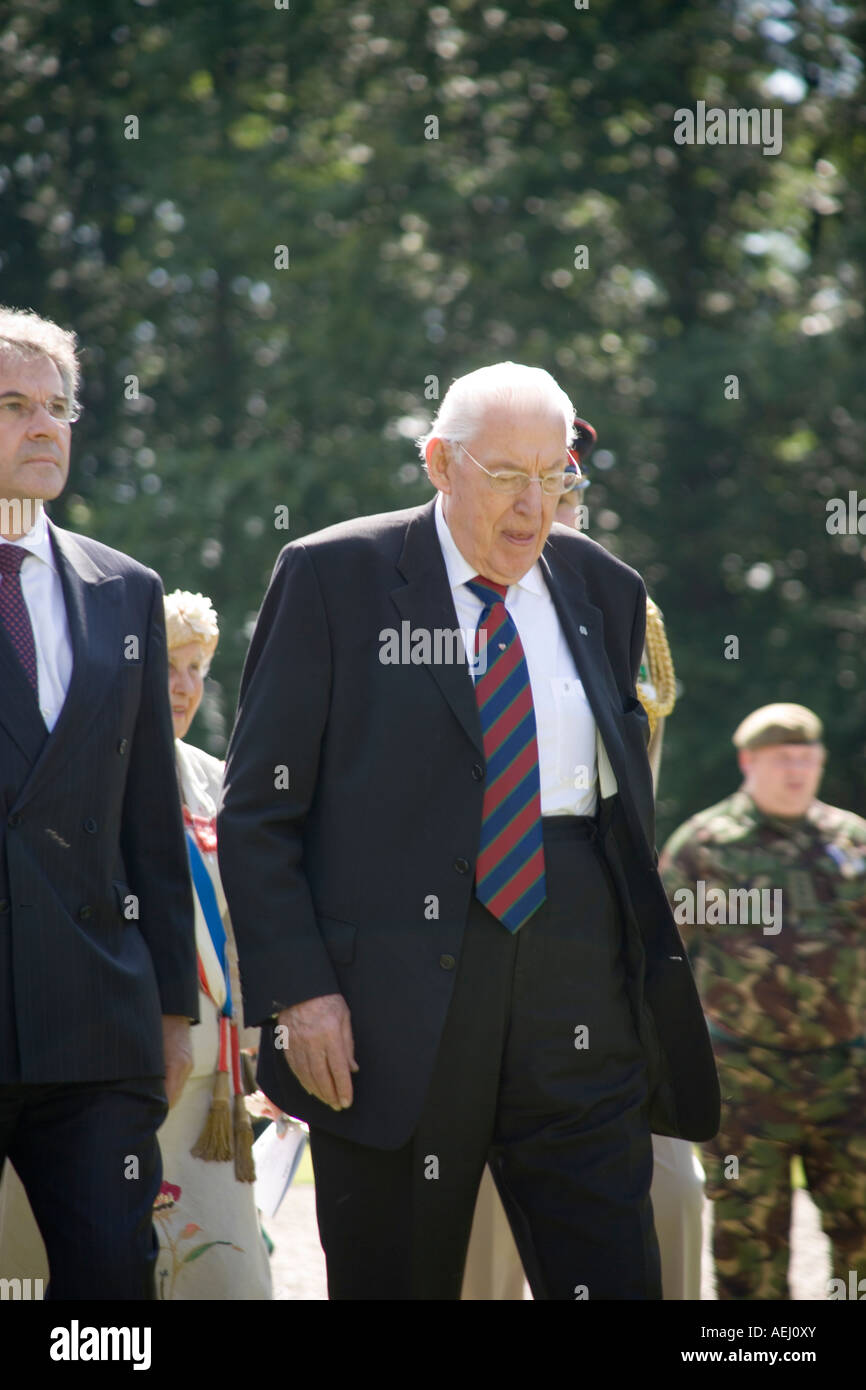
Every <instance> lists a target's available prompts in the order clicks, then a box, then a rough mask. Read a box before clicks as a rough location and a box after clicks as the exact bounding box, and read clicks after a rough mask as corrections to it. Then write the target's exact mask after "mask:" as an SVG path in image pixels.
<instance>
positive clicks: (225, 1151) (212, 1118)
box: [190, 1071, 252, 1163]
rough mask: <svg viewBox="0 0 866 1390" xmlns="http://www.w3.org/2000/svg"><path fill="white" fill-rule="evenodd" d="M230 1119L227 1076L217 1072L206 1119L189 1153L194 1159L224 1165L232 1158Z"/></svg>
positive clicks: (222, 1072)
mask: <svg viewBox="0 0 866 1390" xmlns="http://www.w3.org/2000/svg"><path fill="white" fill-rule="evenodd" d="M251 1132H252V1131H251ZM232 1149H233V1145H232V1118H231V1107H230V1105H229V1074H228V1072H227V1071H218V1072H217V1074H216V1080H215V1081H214V1086H213V1100H212V1101H211V1106H210V1110H209V1111H208V1115H207V1119H206V1120H205V1122H204V1125H203V1126H202V1131H201V1134H200V1135H199V1136H198V1139H197V1140H196V1142H195V1144H194V1145H193V1147H192V1149H191V1150H190V1152H191V1153H192V1155H193V1157H194V1158H204V1159H208V1160H213V1161H216V1162H221V1163H225V1162H227V1160H228V1159H230V1158H231V1156H232Z"/></svg>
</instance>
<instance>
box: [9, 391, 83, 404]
mask: <svg viewBox="0 0 866 1390" xmlns="http://www.w3.org/2000/svg"><path fill="white" fill-rule="evenodd" d="M26 395H27V392H26V391H20V390H18V391H16V390H12V391H0V401H5V399H6V397H7V396H26ZM46 400H49V401H68V400H69V397H68V396H67V395H64V393H63V392H62V391H58V392H56V394H55V395H53V396H46Z"/></svg>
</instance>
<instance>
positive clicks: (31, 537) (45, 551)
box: [0, 504, 57, 571]
mask: <svg viewBox="0 0 866 1390" xmlns="http://www.w3.org/2000/svg"><path fill="white" fill-rule="evenodd" d="M0 544H2V545H10V544H11V545H20V546H21V548H22V550H29V551H30V553H31V555H35V556H36V558H37V559H38V560H42V561H44V563H45V564H46V565H48V566H49V567H50V568H51V569H53V570H55V571H56V569H57V561H56V559H55V558H54V549H53V547H52V545H51V535H50V533H49V530H48V522H47V521H46V519H45V511H44V509H43V507H42V505H41V504H40V506H39V510H38V512H37V514H36V520H35V521H34V523H33V525H32V526H31V527H30V530H29V531H28V532H27V533H26V534H25V535H23V536H19V537H18V540H17V541H7V540H4V539H3V537H2V536H0Z"/></svg>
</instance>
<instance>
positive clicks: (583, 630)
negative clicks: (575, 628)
mask: <svg viewBox="0 0 866 1390" xmlns="http://www.w3.org/2000/svg"><path fill="white" fill-rule="evenodd" d="M580 631H581V632H582V633H583V635H584V637H588V636H589V634H588V632H587V630H586V628H585V627H584V626H583V624H582V623H581V626H580Z"/></svg>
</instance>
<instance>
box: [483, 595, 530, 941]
mask: <svg viewBox="0 0 866 1390" xmlns="http://www.w3.org/2000/svg"><path fill="white" fill-rule="evenodd" d="M466 587H467V589H470V590H471V591H472V593H473V594H475V595H476V597H477V598H480V599H481V602H482V603H483V604H484V607H483V609H482V610H481V617H480V618H479V620H478V628H477V633H476V652H477V653H478V654H479V655H480V654H481V652H482V651H485V648H486V668H485V669H484V674H483V675H481V674H479V675H478V677H477V679H476V681H475V695H476V698H477V700H478V710H479V713H480V715H481V730H482V733H483V736H484V754H485V757H486V760H487V779H486V782H485V785H484V802H483V805H482V810H481V849H480V852H479V855H478V866H477V869H476V873H475V892H476V896H477V897H478V900H479V902H482V903H483V904H484V906H485V907H486V908H487V909H488V911H490V912H492V913H493V916H494V917H498V918H499V921H500V922H502V924H503V925H504V926H506V927H507V928H508V930H509V931H511V932H516V931H517V930H518V929H519V928H520V927H522V926H523V924H524V922H526V921H528V920H529V918H530V917H531V916H532V914H533V912H535V910H536V909H537V908H539V907H540V906H541V904H542V903H543V902H544V899H545V897H546V896H547V888H546V884H545V877H544V847H543V844H542V839H541V781H540V777H539V771H538V743H537V741H536V736H535V710H534V708H533V705H532V690H531V688H530V684H529V671H528V669H527V666H526V657H525V656H524V654H523V644H522V643H521V641H520V636H519V634H518V631H517V628H516V627H515V625H514V623H513V621H512V618H511V615H510V613H509V612H508V610H507V609H506V607H505V595H506V594H507V592H508V586H507V585H506V584H497V583H495V581H494V580H492V579H484V578H482V577H481V576H480V575H478V576H476V578H475V579H470V580H469V581H468V583H467V585H466ZM479 664H480V665H481V666H482V667H484V663H483V662H482V663H479Z"/></svg>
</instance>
